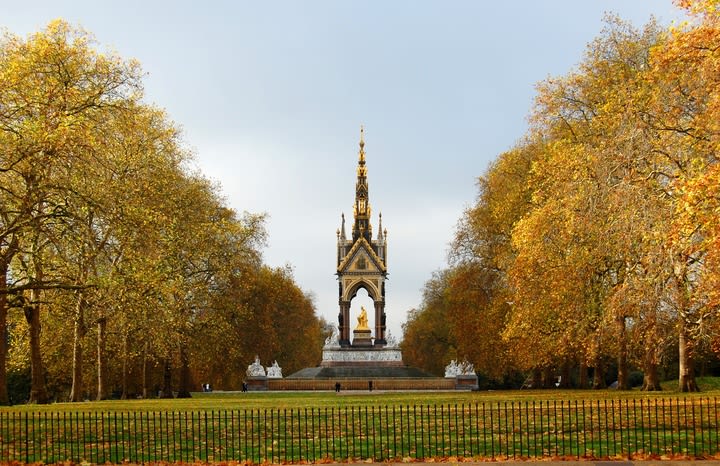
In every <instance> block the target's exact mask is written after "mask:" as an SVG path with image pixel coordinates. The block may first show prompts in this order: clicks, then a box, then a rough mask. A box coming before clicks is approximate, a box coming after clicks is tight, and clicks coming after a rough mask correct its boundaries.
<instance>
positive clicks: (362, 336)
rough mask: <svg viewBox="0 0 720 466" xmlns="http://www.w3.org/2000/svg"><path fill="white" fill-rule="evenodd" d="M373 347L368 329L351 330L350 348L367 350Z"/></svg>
mask: <svg viewBox="0 0 720 466" xmlns="http://www.w3.org/2000/svg"><path fill="white" fill-rule="evenodd" d="M372 345H373V342H372V334H371V332H370V329H367V330H365V329H363V330H357V329H355V330H353V341H352V346H354V347H356V348H358V347H361V348H369V347H371V346H372Z"/></svg>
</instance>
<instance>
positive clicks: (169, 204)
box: [0, 20, 321, 404]
mask: <svg viewBox="0 0 720 466" xmlns="http://www.w3.org/2000/svg"><path fill="white" fill-rule="evenodd" d="M141 76H142V71H141V69H140V66H139V64H138V63H137V62H136V61H134V60H124V59H122V58H121V57H119V56H117V55H116V54H114V53H105V52H101V51H99V50H98V49H97V44H95V42H94V41H93V39H92V37H91V36H90V35H89V34H88V33H87V32H85V31H82V30H80V29H75V28H73V27H71V26H70V25H69V24H67V23H66V22H64V21H62V20H56V21H53V22H52V23H50V24H49V25H48V26H47V27H46V28H45V29H44V30H43V31H40V32H38V33H35V34H31V35H30V36H28V37H27V38H20V37H16V36H14V35H12V34H6V35H5V36H4V37H3V38H2V39H1V40H0V272H2V279H0V333H1V334H3V335H4V334H5V332H6V331H7V333H8V335H9V338H7V339H6V338H0V404H6V403H8V402H9V401H11V400H10V395H11V394H10V393H8V390H7V387H8V378H7V375H8V369H10V371H11V374H10V375H11V376H12V377H13V380H20V381H23V380H27V379H29V380H27V381H28V382H29V383H30V385H31V389H30V393H29V398H30V401H33V402H38V403H43V402H47V401H49V400H50V399H57V400H66V399H70V400H72V401H79V400H83V399H86V398H88V397H93V398H98V399H102V398H105V397H108V396H110V394H111V393H114V394H116V395H121V396H124V397H126V396H132V395H143V396H147V395H149V394H151V393H153V392H156V390H159V389H162V391H163V393H165V394H170V395H171V394H172V393H173V392H177V393H178V395H179V396H187V395H188V394H189V391H190V390H191V389H196V388H197V387H198V386H199V383H201V382H207V381H208V380H209V379H210V377H211V376H212V374H211V373H210V371H209V370H208V369H207V366H206V365H205V362H206V361H207V360H208V359H209V357H212V358H213V359H215V360H218V359H219V356H220V355H222V354H223V348H224V346H223V345H225V344H226V343H227V342H226V341H225V339H232V338H233V336H232V335H229V334H224V333H222V329H225V328H226V327H225V322H226V320H227V316H228V315H230V314H232V313H233V312H235V310H236V308H237V306H238V303H239V302H242V301H243V300H245V301H248V300H252V303H251V304H248V305H246V306H244V309H243V312H244V313H246V316H247V317H246V319H245V320H244V322H243V325H244V329H245V331H247V332H248V333H249V334H254V335H258V334H259V335H264V338H265V340H264V342H265V343H266V344H267V346H266V347H263V348H257V347H255V346H253V344H254V342H253V341H249V340H231V343H232V345H234V346H235V347H237V348H239V349H240V350H241V352H242V353H241V354H242V355H243V357H248V360H251V358H250V357H249V356H248V355H250V354H251V353H252V357H254V354H255V352H256V351H257V352H258V354H260V356H261V357H263V358H264V359H265V360H267V359H274V358H277V359H278V360H281V363H282V364H284V365H285V366H286V367H291V368H292V367H297V366H300V365H302V364H306V363H309V362H311V361H310V359H312V358H314V357H318V355H319V350H320V345H321V341H320V340H321V337H320V335H319V334H320V321H319V320H318V318H317V317H316V316H315V313H314V306H313V304H312V302H311V301H310V300H309V299H308V298H307V297H306V295H305V294H304V293H303V292H302V291H301V290H300V289H299V288H298V287H297V285H296V284H295V283H294V281H293V279H292V276H290V275H289V274H287V273H282V272H280V271H269V270H268V269H267V268H265V267H264V266H263V265H262V261H261V254H260V248H261V247H262V246H263V244H264V240H265V230H264V217H263V216H262V215H253V214H247V213H246V214H243V215H238V214H237V213H235V212H234V211H232V210H231V209H229V208H228V207H227V206H226V205H225V204H224V201H223V200H222V199H221V196H220V194H219V192H218V191H219V189H218V187H217V186H215V185H213V184H212V183H210V182H209V181H208V180H207V179H205V178H204V177H203V176H202V175H200V174H198V173H195V172H192V171H191V170H190V169H189V168H188V167H190V163H189V162H191V161H192V154H191V153H190V152H189V151H188V150H187V149H186V147H185V146H184V144H183V143H182V142H181V134H180V131H179V130H178V128H177V126H176V125H175V124H174V123H173V122H172V121H170V120H169V118H168V116H167V115H166V114H165V113H164V112H163V111H162V110H160V109H157V108H154V107H152V106H150V105H148V104H146V103H144V102H143V100H142V98H143V89H142V81H141ZM240 277H243V278H244V279H245V280H247V281H250V282H252V281H256V282H261V283H263V287H261V289H260V290H257V289H247V290H243V289H236V287H237V284H238V281H239V280H240ZM230 291H232V293H233V296H235V297H236V299H237V300H238V301H235V302H233V301H230V300H227V299H224V297H225V296H227V295H229V294H230ZM210 311H212V312H210ZM276 318H277V319H282V318H292V319H295V320H297V321H301V322H302V325H300V326H298V327H297V329H296V330H298V332H297V333H293V334H292V335H287V334H283V333H282V332H278V331H274V332H273V331H271V330H273V326H270V327H268V328H266V327H264V326H263V325H264V324H263V322H265V321H267V320H268V319H270V320H271V321H272V319H276ZM275 327H277V325H276V326H275ZM276 330H277V329H276ZM208 334H212V335H213V336H214V337H215V338H212V339H210V338H207V335H208ZM301 345H306V346H308V347H313V348H315V347H317V351H306V352H300V351H297V352H296V351H294V349H295V348H297V347H298V346H301ZM296 354H298V355H299V356H298V357H295V355H296ZM313 362H314V361H313ZM244 367H246V364H245V365H243V364H240V365H238V366H236V369H234V371H235V372H236V373H243V372H244ZM231 372H232V371H231ZM193 377H194V379H193ZM236 379H237V377H236ZM89 380H94V383H88V382H87V381H89ZM17 385H18V384H15V385H13V386H14V387H15V386H17ZM19 385H22V384H21V383H20V384H19ZM91 387H92V388H91ZM226 388H237V386H234V387H231V386H227V387H226ZM13 390H14V389H13ZM13 395H14V398H13V400H12V401H15V402H17V401H25V400H26V399H27V396H28V394H27V393H22V391H16V392H15V393H13Z"/></svg>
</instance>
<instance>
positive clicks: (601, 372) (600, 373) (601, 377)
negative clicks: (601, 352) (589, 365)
mask: <svg viewBox="0 0 720 466" xmlns="http://www.w3.org/2000/svg"><path fill="white" fill-rule="evenodd" d="M592 388H593V389H594V390H599V389H601V388H607V385H606V384H605V366H604V364H603V362H602V358H601V357H598V358H597V361H595V370H594V371H593V384H592Z"/></svg>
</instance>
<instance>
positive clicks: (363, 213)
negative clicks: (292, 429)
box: [352, 126, 372, 243]
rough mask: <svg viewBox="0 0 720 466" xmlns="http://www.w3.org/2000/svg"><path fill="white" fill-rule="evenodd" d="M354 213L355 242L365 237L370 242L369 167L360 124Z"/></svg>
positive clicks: (363, 131)
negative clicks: (366, 162)
mask: <svg viewBox="0 0 720 466" xmlns="http://www.w3.org/2000/svg"><path fill="white" fill-rule="evenodd" d="M353 213H354V217H355V222H354V224H353V233H352V238H353V242H355V241H356V240H357V239H358V238H360V237H363V238H365V239H366V240H367V241H368V243H370V242H371V241H372V226H371V225H370V199H369V193H368V181H367V167H366V166H365V128H363V127H362V126H360V151H359V153H358V167H357V181H356V183H355V205H354V207H353Z"/></svg>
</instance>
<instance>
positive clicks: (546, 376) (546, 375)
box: [542, 367, 555, 388]
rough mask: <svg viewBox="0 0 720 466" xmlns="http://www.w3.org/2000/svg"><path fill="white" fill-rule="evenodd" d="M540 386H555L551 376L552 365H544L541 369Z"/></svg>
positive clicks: (553, 378)
mask: <svg viewBox="0 0 720 466" xmlns="http://www.w3.org/2000/svg"><path fill="white" fill-rule="evenodd" d="M542 388H555V377H554V376H553V368H552V367H546V368H544V369H543V372H542Z"/></svg>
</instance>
